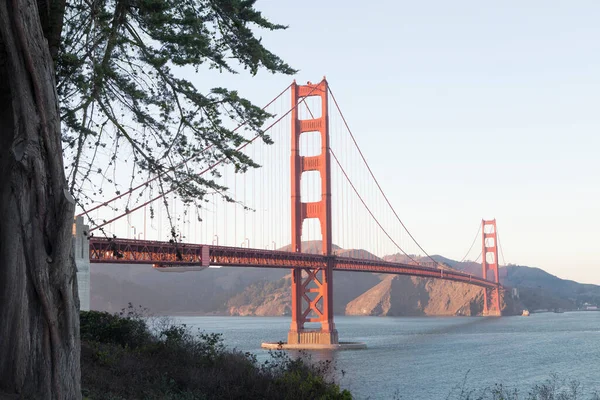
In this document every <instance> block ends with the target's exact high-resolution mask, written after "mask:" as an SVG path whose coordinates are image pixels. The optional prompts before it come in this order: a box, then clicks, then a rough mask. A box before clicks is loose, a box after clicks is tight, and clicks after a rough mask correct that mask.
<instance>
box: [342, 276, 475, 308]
mask: <svg viewBox="0 0 600 400" xmlns="http://www.w3.org/2000/svg"><path fill="white" fill-rule="evenodd" d="M482 309H483V289H481V288H479V287H476V286H472V285H468V284H465V283H459V282H450V281H442V280H438V279H426V278H417V277H409V276H398V275H388V276H385V277H384V278H383V280H382V281H381V282H380V283H379V284H377V285H376V286H374V287H373V288H371V289H370V290H368V291H366V292H365V293H363V294H362V295H360V296H358V297H357V298H356V299H354V300H352V301H351V302H350V303H348V305H347V306H346V314H347V315H381V316H383V315H389V316H409V315H412V316H417V315H478V314H481V311H482Z"/></svg>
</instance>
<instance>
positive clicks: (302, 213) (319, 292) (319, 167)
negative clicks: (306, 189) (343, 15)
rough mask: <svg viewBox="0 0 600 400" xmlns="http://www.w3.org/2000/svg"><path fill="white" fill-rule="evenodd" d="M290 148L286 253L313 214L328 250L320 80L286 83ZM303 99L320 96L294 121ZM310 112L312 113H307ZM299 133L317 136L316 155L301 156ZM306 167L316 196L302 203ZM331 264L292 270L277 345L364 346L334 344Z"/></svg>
mask: <svg viewBox="0 0 600 400" xmlns="http://www.w3.org/2000/svg"><path fill="white" fill-rule="evenodd" d="M291 92H292V107H293V108H292V132H291V133H292V146H291V157H290V172H291V185H292V187H291V194H292V196H291V201H292V204H291V211H292V215H291V216H292V226H291V228H292V251H294V252H297V253H301V252H302V223H303V222H304V220H305V219H310V218H315V219H318V220H319V223H320V226H321V236H322V238H321V245H322V253H323V255H325V256H330V255H331V254H332V251H331V250H332V239H331V225H332V224H331V155H330V153H329V116H328V103H327V101H328V92H329V88H328V86H327V81H326V80H325V78H323V80H322V81H321V82H320V83H318V84H312V83H310V82H309V83H308V84H307V85H297V84H296V82H294V83H292V86H291ZM305 97H320V99H321V110H320V116H318V117H315V116H314V114H317V115H318V111H317V110H311V116H312V117H313V118H312V119H302V120H301V119H300V118H299V115H298V108H299V107H300V103H301V102H302V101H303V99H304V98H305ZM313 112H314V114H313ZM305 132H317V133H319V134H320V135H321V153H320V154H318V155H314V156H302V155H301V152H300V136H301V135H302V134H303V133H305ZM307 171H317V172H318V173H319V174H320V176H321V199H320V200H319V201H314V202H302V201H301V193H300V187H301V186H300V181H301V179H302V174H303V173H304V172H307ZM332 285H333V262H332V260H331V258H330V257H328V261H327V263H326V265H325V266H323V268H319V269H310V268H303V269H300V268H294V269H292V323H291V325H290V331H289V333H288V341H287V343H286V344H285V345H283V346H282V347H283V348H288V349H292V348H293V349H344V348H364V347H366V346H365V345H364V344H363V343H340V342H339V339H338V332H337V330H336V329H335V324H334V322H333V286H332ZM315 322H316V323H319V324H320V327H319V328H316V329H310V328H308V327H306V326H305V324H306V323H315ZM262 347H265V348H277V347H278V344H274V343H263V345H262Z"/></svg>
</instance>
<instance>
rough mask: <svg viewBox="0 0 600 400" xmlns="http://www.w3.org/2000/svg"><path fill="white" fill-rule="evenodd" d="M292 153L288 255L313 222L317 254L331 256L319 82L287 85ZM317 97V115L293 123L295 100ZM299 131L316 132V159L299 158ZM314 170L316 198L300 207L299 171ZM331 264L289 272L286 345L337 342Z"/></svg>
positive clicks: (324, 94) (324, 99) (323, 89)
mask: <svg viewBox="0 0 600 400" xmlns="http://www.w3.org/2000/svg"><path fill="white" fill-rule="evenodd" d="M291 92H292V107H293V109H292V114H291V115H292V130H291V133H292V147H291V149H292V151H291V160H290V161H291V185H292V187H291V195H292V196H291V201H292V207H291V214H292V215H291V217H292V224H291V227H292V249H293V250H292V251H294V252H301V251H302V223H303V221H304V220H305V219H309V218H317V219H318V220H319V222H320V226H321V236H322V252H323V254H324V255H327V256H328V255H331V250H332V247H331V242H332V239H331V160H330V154H329V116H328V86H327V81H326V80H325V78H323V80H322V81H321V82H320V83H318V84H312V83H310V82H309V83H308V84H307V85H297V84H296V82H295V81H294V83H292V87H291ZM313 96H315V97H320V98H321V115H320V117H318V118H314V119H304V120H301V119H299V115H298V108H299V102H300V101H302V99H303V98H304V97H313ZM305 132H319V133H320V135H321V153H320V154H319V155H316V156H301V155H300V136H301V135H302V134H303V133H305ZM307 171H318V172H319V174H320V175H321V200H319V201H316V202H309V203H303V202H302V201H301V193H300V192H301V189H300V180H301V179H302V173H303V172H307ZM332 278H333V263H332V261H331V260H329V261H328V262H327V265H326V266H325V267H324V268H322V269H315V270H312V269H298V268H295V269H293V270H292V324H291V326H290V331H289V333H288V344H307V345H310V344H322V345H330V344H337V343H338V333H337V330H336V329H335V324H334V323H333V303H332V300H333V290H332V283H333V279H332ZM307 322H318V323H319V324H320V325H321V326H320V328H319V329H312V330H311V329H307V328H305V323H307Z"/></svg>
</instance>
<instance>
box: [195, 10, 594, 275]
mask: <svg viewBox="0 0 600 400" xmlns="http://www.w3.org/2000/svg"><path fill="white" fill-rule="evenodd" d="M257 8H259V9H260V10H262V11H263V13H264V15H265V16H267V17H268V18H270V19H272V21H273V22H278V23H282V24H287V25H289V29H288V30H287V31H284V32H274V33H270V32H261V35H262V36H263V38H264V43H265V44H266V45H267V46H268V47H269V48H270V49H271V50H272V51H274V52H275V53H276V54H278V55H280V56H281V57H282V58H284V59H285V60H286V61H287V62H289V63H290V64H291V65H292V66H293V67H295V68H297V69H299V70H300V72H299V73H298V74H297V75H296V76H295V78H296V80H297V81H298V82H299V83H305V82H306V81H308V80H311V81H313V82H318V81H319V80H320V79H321V78H322V76H323V75H326V76H327V78H328V81H329V83H330V85H331V87H332V89H333V91H334V93H335V94H336V97H337V98H338V100H339V102H340V103H341V106H342V108H343V110H344V113H345V114H346V116H347V117H348V119H349V123H350V125H351V128H352V130H353V132H354V133H355V135H356V136H357V139H358V141H359V143H360V144H361V146H362V148H363V151H364V152H365V156H366V157H367V159H368V161H369V163H370V164H371V166H372V167H373V168H374V172H375V174H376V175H377V176H378V178H379V179H380V180H381V184H382V186H383V187H384V189H385V190H386V192H387V193H388V195H389V196H390V198H391V199H392V202H393V203H394V205H395V207H396V209H397V210H398V211H399V213H400V215H401V217H402V218H403V220H404V221H405V223H406V224H407V226H408V228H409V229H410V230H411V232H412V233H413V234H414V235H415V236H416V237H417V238H418V240H419V241H420V242H421V243H422V244H423V246H424V247H425V249H426V250H427V251H429V252H430V253H434V254H442V255H445V256H447V257H450V258H454V259H461V258H462V256H463V255H464V253H465V252H466V250H467V248H468V246H469V245H470V243H471V240H472V239H473V236H474V235H475V232H476V230H477V227H478V224H479V223H480V221H481V218H486V219H487V218H496V219H497V220H498V230H499V232H500V235H501V242H502V246H503V248H504V255H505V257H506V262H511V263H517V264H523V265H529V266H532V267H540V268H543V269H545V270H547V271H548V272H550V273H553V274H556V275H558V276H560V277H562V278H569V279H575V280H578V281H582V282H589V283H596V284H600V261H599V260H600V231H599V230H598V229H599V227H600V205H599V204H600V159H599V154H598V153H599V152H600V139H599V135H600V23H599V21H600V2H598V1H576V2H567V1H547V0H545V1H528V2H522V1H502V2H482V1H452V2H450V1H386V2H384V1H379V2H355V1H314V0H305V1H301V2H300V1H287V0H285V1H284V0H278V1H266V0H263V1H260V0H259V1H258V2H257ZM291 79H292V77H289V76H274V75H271V74H267V73H260V74H259V75H258V76H257V77H255V78H252V79H251V78H249V76H248V75H247V74H244V73H242V74H240V75H237V76H231V75H222V76H214V75H213V74H204V73H201V74H199V75H197V76H196V77H195V78H194V81H196V82H197V83H198V85H200V86H216V85H224V86H228V87H231V88H238V89H239V90H240V92H241V94H242V95H244V96H246V97H248V98H250V99H251V100H253V101H255V102H256V103H257V104H263V103H265V102H266V101H268V100H270V99H271V98H272V97H273V96H274V95H276V94H277V93H278V92H279V91H280V90H281V89H282V88H284V87H285V86H286V85H288V84H289V83H290V81H291ZM409 193H410V194H411V195H410V196H409V195H407V194H409ZM414 193H420V194H422V196H414V195H413V194H414ZM478 246H479V244H478Z"/></svg>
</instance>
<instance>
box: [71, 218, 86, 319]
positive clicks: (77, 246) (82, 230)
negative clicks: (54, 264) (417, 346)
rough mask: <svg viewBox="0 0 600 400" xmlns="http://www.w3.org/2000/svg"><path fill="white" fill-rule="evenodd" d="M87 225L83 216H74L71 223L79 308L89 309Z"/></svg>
mask: <svg viewBox="0 0 600 400" xmlns="http://www.w3.org/2000/svg"><path fill="white" fill-rule="evenodd" d="M89 231H90V228H89V226H87V225H84V224H83V217H77V218H75V223H74V224H73V255H74V256H75V265H76V266H77V289H78V291H79V309H80V310H81V311H89V310H90V244H89V239H88V236H87V235H88V233H89Z"/></svg>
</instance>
